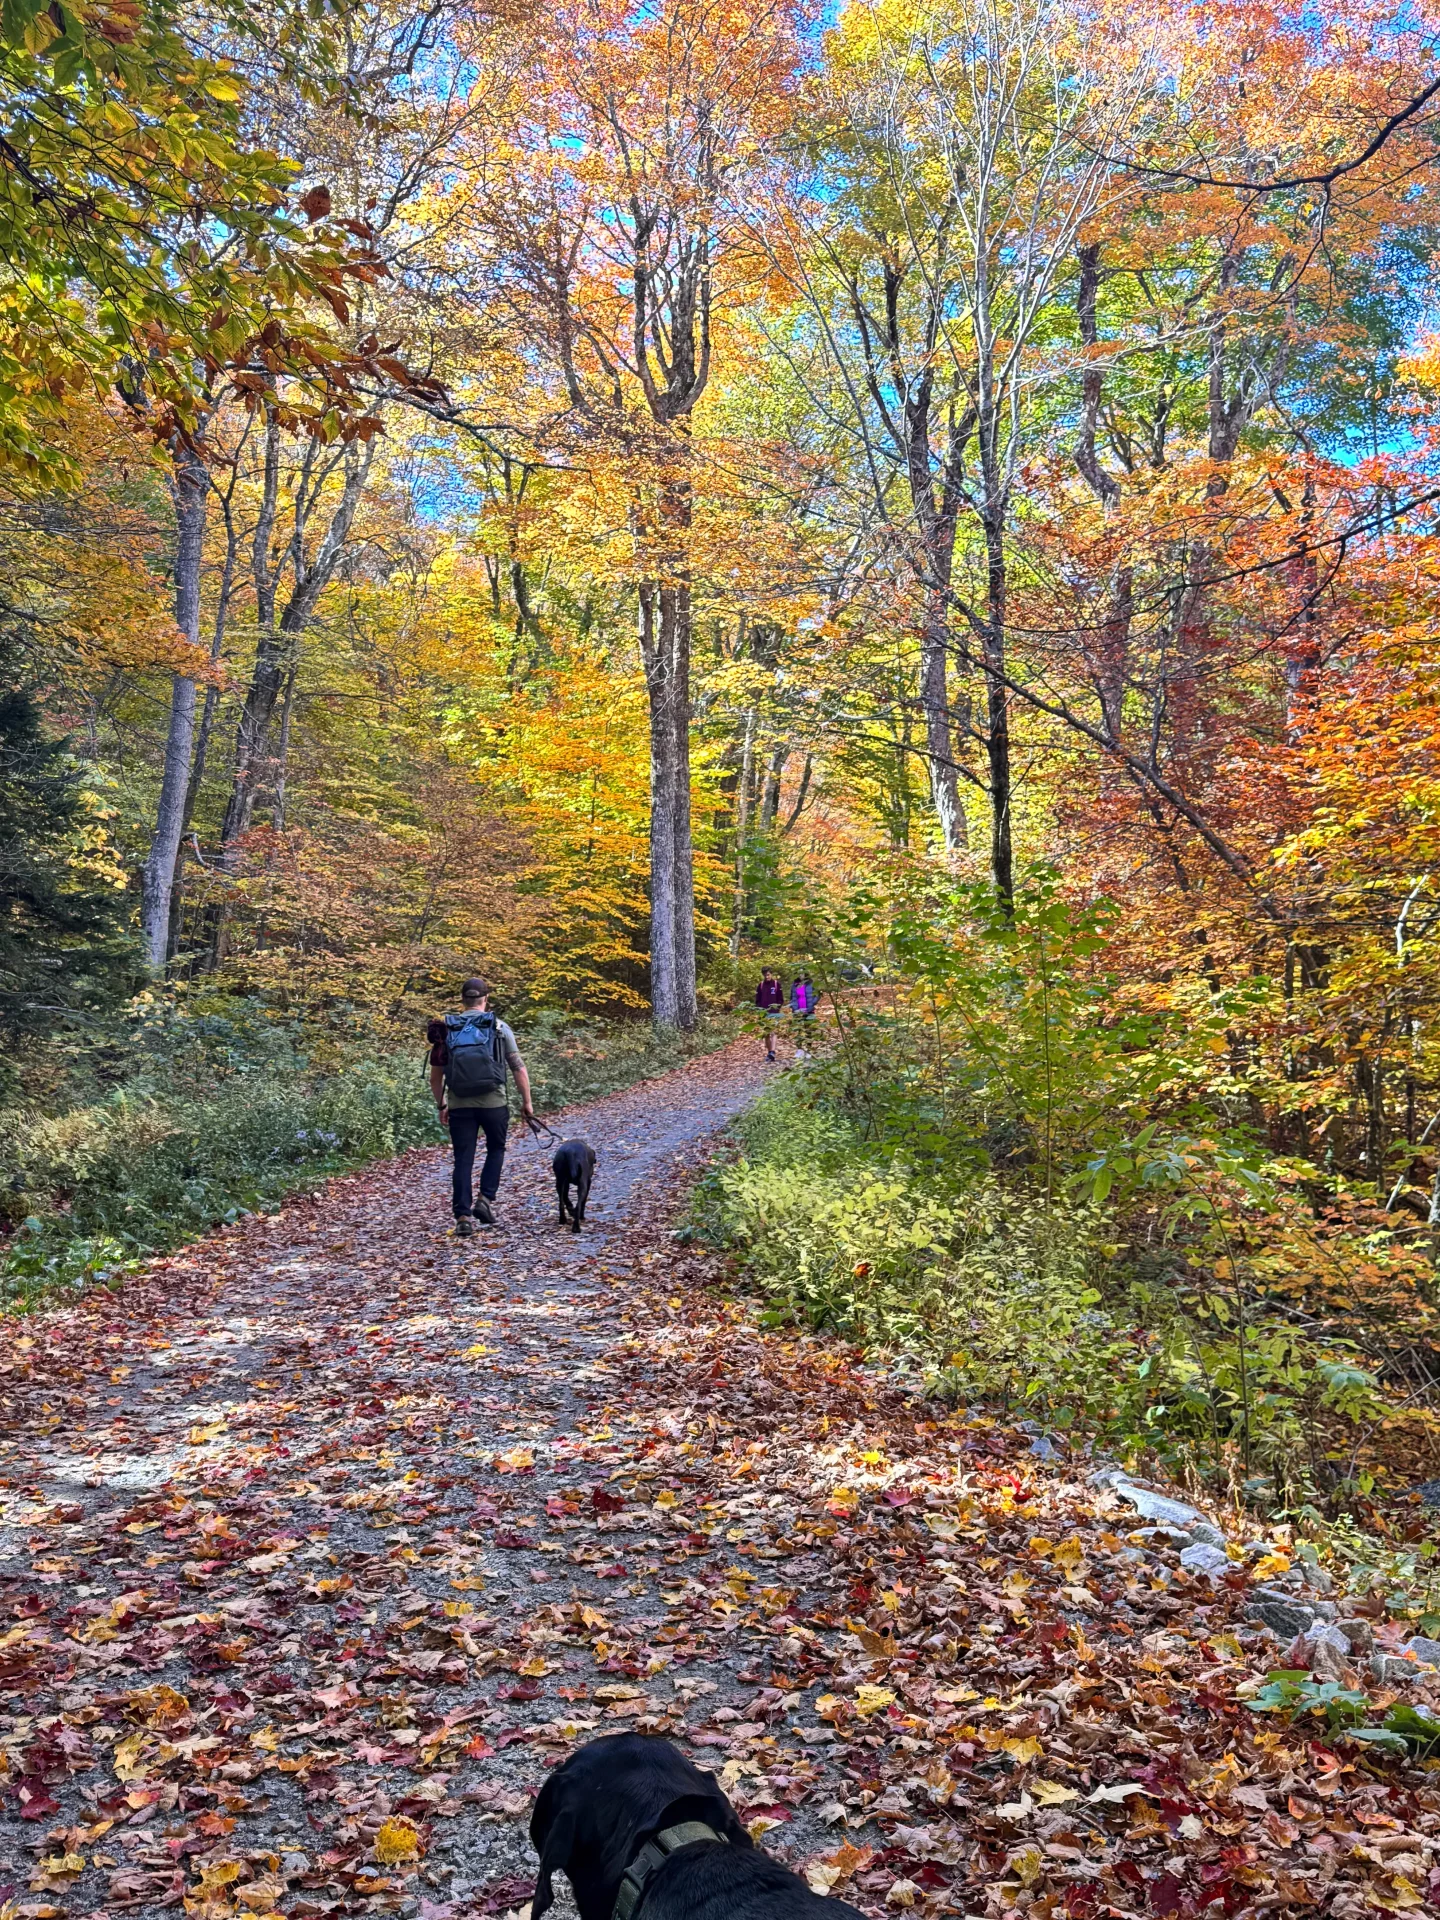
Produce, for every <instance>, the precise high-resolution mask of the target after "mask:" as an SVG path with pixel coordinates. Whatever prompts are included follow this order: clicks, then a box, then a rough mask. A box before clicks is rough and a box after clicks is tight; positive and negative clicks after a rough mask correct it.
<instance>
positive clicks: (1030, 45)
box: [783, 0, 1151, 899]
mask: <svg viewBox="0 0 1440 1920" xmlns="http://www.w3.org/2000/svg"><path fill="white" fill-rule="evenodd" d="M828 52H829V60H828V63H827V66H826V69H825V71H824V73H823V74H822V75H821V76H820V77H819V78H818V79H817V80H816V82H815V86H814V92H813V98H812V106H813V112H812V113H811V114H810V115H808V116H807V117H806V121H805V139H804V143H803V149H802V151H803V155H804V158H805V161H806V163H807V166H808V168H809V174H808V178H806V177H802V178H801V180H800V181H799V182H798V183H797V189H796V191H794V192H793V193H792V194H791V195H790V196H789V197H788V199H787V201H786V203H785V206H786V212H787V215H788V218H787V223H786V224H787V231H788V236H789V250H788V253H787V254H786V255H785V256H784V257H783V258H784V263H785V265H786V269H787V273H788V276H789V278H790V281H791V284H792V286H793V287H794V289H795V292H796V294H797V296H798V297H799V298H800V299H802V300H803V301H804V302H805V303H806V305H807V306H808V307H809V308H810V310H811V312H812V314H813V318H814V324H815V328H816V332H817V336H818V345H819V350H820V354H821V357H822V360H823V361H824V362H828V368H826V369H825V370H824V371H822V372H821V374H820V376H819V377H820V379H821V380H822V381H823V385H824V390H825V401H826V408H827V412H828V413H829V414H830V417H831V418H833V419H835V420H836V421H837V423H838V426H839V429H840V433H841V436H842V453H843V457H844V459H845V463H846V466H847V468H848V471H849V474H850V476H851V478H852V482H853V483H854V484H855V485H857V486H858V487H859V488H860V489H862V490H863V496H864V504H863V507H862V508H861V509H860V510H859V511H860V512H861V514H862V517H863V518H864V519H865V520H866V521H868V522H871V523H873V524H876V525H877V526H878V529H879V537H880V539H881V540H882V541H883V542H884V543H885V544H886V545H887V546H888V547H890V548H891V550H892V553H896V557H899V556H904V558H905V560H906V561H908V566H909V569H910V572H911V577H912V579H913V580H914V582H915V586H916V589H917V591H918V597H919V616H918V626H919V640H920V645H919V654H920V661H919V689H918V691H919V704H920V708H921V711H922V713H923V716H924V727H925V746H926V753H927V758H928V761H929V765H930V772H931V785H932V791H933V795H934V801H935V808H936V812H937V814H938V816H939V822H940V829H941V837H942V841H943V844H944V846H945V848H946V849H947V850H948V851H954V850H955V849H957V848H958V847H960V846H962V845H963V844H964V842H965V839H966V828H965V816H964V811H963V808H962V806H961V803H960V793H959V777H958V774H959V769H960V768H961V766H962V765H963V764H964V758H965V757H968V756H964V757H962V750H961V749H959V748H958V747H957V742H956V740H955V713H954V703H953V700H952V694H951V686H952V680H951V674H950V663H951V662H952V661H958V663H959V665H960V667H961V669H962V675H961V677H962V679H963V677H964V675H965V673H966V672H967V671H968V670H969V669H970V668H971V667H972V666H974V667H977V668H978V672H979V678H980V682H981V686H982V689H983V713H982V717H981V718H980V720H979V722H978V724H976V725H975V726H974V728H973V731H974V733H975V734H976V736H977V737H978V740H979V743H980V745H981V746H982V748H983V751H984V755H985V762H986V773H985V775H984V776H983V783H984V785H985V786H986V788H987V789H988V793H989V802H990V815H991V833H990V859H991V869H992V873H993V875H994V880H995V884H996V886H997V888H998V889H999V892H1000V894H1001V897H1002V898H1004V899H1009V898H1010V896H1011V894H1012V892H1013V887H1014V853H1013V840H1014V829H1013V817H1012V769H1011V721H1010V709H1011V692H1010V685H1009V681H1010V661H1009V653H1010V638H1009V597H1010V567H1011V556H1010V538H1011V522H1012V515H1013V511H1014V507H1015V501H1016V488H1017V482H1018V479H1019V475H1020V472H1021V468H1022V465H1023V463H1024V461H1025V460H1026V459H1027V458H1028V457H1029V455H1030V454H1031V452H1032V451H1035V450H1037V449H1038V446H1039V443H1040V435H1041V433H1042V432H1043V422H1044V417H1045V415H1044V409H1043V407H1042V406H1040V405H1039V404H1037V401H1038V390H1039V388H1040V387H1041V386H1042V385H1043V384H1044V382H1045V381H1046V379H1047V377H1048V378H1049V379H1050V380H1054V378H1055V375H1056V372H1057V369H1056V367H1055V365H1054V354H1053V347H1052V332H1053V314H1054V309H1055V306H1056V303H1057V301H1058V300H1059V299H1060V298H1061V297H1062V293H1063V289H1064V287H1065V284H1066V281H1067V278H1068V276H1069V275H1070V274H1071V273H1072V271H1073V266H1074V252H1075V246H1076V241H1077V236H1078V235H1079V234H1080V232H1081V231H1082V229H1083V228H1084V226H1085V224H1086V223H1087V222H1088V221H1089V220H1090V219H1092V218H1093V217H1094V216H1095V214H1096V211H1097V209H1098V208H1099V207H1100V206H1101V205H1102V203H1103V202H1104V201H1105V199H1106V197H1107V195H1109V194H1113V193H1115V192H1118V191H1123V190H1124V189H1123V188H1121V187H1118V186H1117V184H1116V170H1115V168H1114V167H1113V165H1112V164H1111V163H1110V161H1109V160H1108V159H1107V158H1106V149H1107V146H1108V145H1109V143H1110V140H1111V138H1112V136H1113V135H1114V134H1115V132H1116V130H1117V129H1118V128H1119V127H1120V126H1123V125H1124V124H1125V123H1126V121H1127V120H1128V119H1129V118H1130V117H1131V116H1132V115H1133V113H1134V111H1135V109H1136V107H1137V105H1138V103H1139V102H1140V101H1141V100H1142V99H1143V98H1144V96H1145V93H1146V90H1147V88H1148V87H1149V85H1150V82H1151V65H1150V61H1149V59H1148V57H1147V54H1146V52H1145V50H1144V49H1143V47H1142V48H1136V47H1135V46H1134V45H1133V44H1131V43H1129V42H1127V41H1126V40H1125V38H1124V37H1123V36H1122V35H1121V34H1120V33H1118V32H1115V31H1111V30H1110V29H1109V27H1108V25H1107V22H1106V20H1105V17H1104V16H1103V14H1102V15H1100V16H1098V17H1096V18H1094V19H1093V20H1087V22H1086V23H1085V25H1084V27H1083V28H1082V26H1081V24H1080V22H1079V21H1078V20H1077V19H1076V17H1075V16H1074V14H1073V11H1072V10H1071V9H1069V8H1068V7H1066V6H1064V5H1063V4H1061V0H961V4H960V5H959V7H958V8H949V9H945V10H940V11H937V10H936V9H934V8H932V7H929V6H921V7H919V8H916V7H914V6H912V5H906V6H903V7H901V6H895V5H891V6H885V7H881V8H866V9H859V8H856V9H853V10H851V11H849V12H847V13H846V14H845V15H844V16H843V17H842V19H841V21H840V22H839V24H838V25H837V27H836V28H835V29H834V31H833V32H832V34H831V36H830V42H829V47H828ZM812 378H813V376H812ZM962 530H968V534H969V536H970V537H969V538H967V539H966V540H965V541H964V543H963V544H962V545H961V546H960V548H959V549H958V551H957V538H958V536H959V535H960V534H961V532H962ZM896 550H898V552H896ZM957 563H958V564H957ZM966 730H967V731H968V730H969V727H968V724H967V728H966ZM970 777H971V778H975V777H976V776H974V775H973V774H972V775H971V776H970Z"/></svg>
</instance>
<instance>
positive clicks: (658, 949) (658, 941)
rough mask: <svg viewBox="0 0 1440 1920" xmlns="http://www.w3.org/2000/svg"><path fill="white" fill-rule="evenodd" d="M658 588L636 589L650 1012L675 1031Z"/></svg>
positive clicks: (669, 759) (665, 698)
mask: <svg viewBox="0 0 1440 1920" xmlns="http://www.w3.org/2000/svg"><path fill="white" fill-rule="evenodd" d="M661 591H662V590H661V589H660V588H659V587H657V586H656V585H655V584H654V582H653V581H647V582H646V583H645V585H643V586H642V587H641V589H640V652H641V655H642V658H643V659H644V662H645V686H646V690H647V691H648V693H649V696H650V1011H651V1018H652V1019H653V1020H654V1022H655V1025H656V1026H657V1027H678V1026H679V1024H680V1003H679V994H678V983H677V979H676V965H675V831H674V813H675V799H674V794H675V756H674V727H673V725H672V722H671V714H670V707H671V694H670V661H669V659H668V658H667V656H666V652H665V647H664V622H663V620H662V619H661V617H660V607H659V602H660V597H661Z"/></svg>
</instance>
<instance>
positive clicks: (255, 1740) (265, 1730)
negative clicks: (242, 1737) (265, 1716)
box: [250, 1727, 280, 1753]
mask: <svg viewBox="0 0 1440 1920" xmlns="http://www.w3.org/2000/svg"><path fill="white" fill-rule="evenodd" d="M250 1744H251V1746H252V1747H259V1749H260V1751H261V1752H262V1753H278V1751H279V1749H280V1736H279V1734H278V1733H276V1731H275V1729H274V1728H273V1727H262V1728H261V1729H260V1731H259V1732H258V1733H252V1734H251V1736H250Z"/></svg>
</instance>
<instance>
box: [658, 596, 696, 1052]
mask: <svg viewBox="0 0 1440 1920" xmlns="http://www.w3.org/2000/svg"><path fill="white" fill-rule="evenodd" d="M690 626H691V612H690V589H689V587H688V586H679V587H666V588H662V590H661V594H660V637H661V643H662V645H664V646H665V647H666V650H667V652H668V653H669V656H670V660H671V669H670V738H671V748H670V751H671V757H672V761H673V765H674V776H673V779H672V781H671V790H670V834H671V843H672V846H673V849H674V851H673V854H672V857H671V865H670V872H671V886H672V888H673V895H672V901H673V904H672V907H671V913H672V916H673V920H674V927H675V1015H676V1025H677V1026H679V1027H680V1028H681V1029H682V1030H683V1031H684V1032H686V1033H689V1032H691V1031H692V1030H693V1028H694V1026H695V1022H696V1020H697V1018H698V1009H697V1006H696V1002H695V854H694V848H693V845H692V841H691V831H690ZM667 630H668V631H667Z"/></svg>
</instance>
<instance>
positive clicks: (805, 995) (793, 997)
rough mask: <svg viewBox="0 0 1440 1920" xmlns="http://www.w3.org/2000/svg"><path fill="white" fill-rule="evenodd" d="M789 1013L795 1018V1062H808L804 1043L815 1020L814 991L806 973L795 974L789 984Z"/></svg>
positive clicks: (808, 1056) (807, 1053)
mask: <svg viewBox="0 0 1440 1920" xmlns="http://www.w3.org/2000/svg"><path fill="white" fill-rule="evenodd" d="M790 1011H791V1012H792V1013H793V1014H794V1016H795V1031H796V1036H797V1038H796V1044H795V1057H796V1059H797V1060H808V1059H809V1058H810V1054H809V1051H808V1049H807V1048H806V1045H805V1041H806V1038H807V1036H808V1034H809V1032H810V1026H811V1022H812V1021H813V1020H814V1018H815V989H814V987H812V986H811V984H810V976H809V974H808V973H797V974H796V976H795V978H794V979H793V980H792V981H791V983H790Z"/></svg>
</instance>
